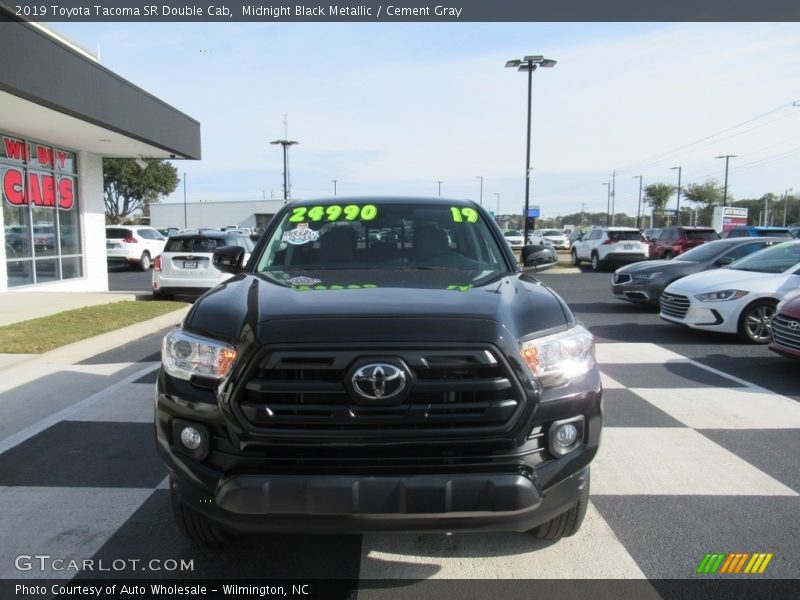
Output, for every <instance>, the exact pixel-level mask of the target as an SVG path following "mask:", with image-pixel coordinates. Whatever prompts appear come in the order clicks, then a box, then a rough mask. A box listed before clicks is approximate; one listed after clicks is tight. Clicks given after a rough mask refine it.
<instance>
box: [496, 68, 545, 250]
mask: <svg viewBox="0 0 800 600" xmlns="http://www.w3.org/2000/svg"><path fill="white" fill-rule="evenodd" d="M555 65H556V61H554V60H552V59H550V58H545V57H544V56H541V55H537V56H525V57H523V58H522V60H509V61H507V62H506V67H507V68H509V69H517V70H518V71H521V72H523V73H527V74H528V139H527V151H526V153H525V209H524V210H523V211H522V220H523V222H524V224H525V231H524V232H523V234H522V235H523V238H522V239H523V240H527V239H528V207H529V206H530V186H531V92H532V87H533V72H534V71H535V70H536V69H537V68H539V67H545V68H551V67H554V66H555Z"/></svg>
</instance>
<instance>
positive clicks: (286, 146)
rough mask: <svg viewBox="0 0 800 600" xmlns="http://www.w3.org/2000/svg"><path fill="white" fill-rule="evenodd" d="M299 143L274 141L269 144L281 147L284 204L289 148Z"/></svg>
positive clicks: (287, 191)
mask: <svg viewBox="0 0 800 600" xmlns="http://www.w3.org/2000/svg"><path fill="white" fill-rule="evenodd" d="M299 143H300V142H295V141H294V140H275V141H274V142H270V144H280V145H281V146H283V201H284V202H286V201H287V200H288V199H289V170H288V164H289V146H294V145H295V144H299Z"/></svg>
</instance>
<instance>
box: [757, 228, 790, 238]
mask: <svg viewBox="0 0 800 600" xmlns="http://www.w3.org/2000/svg"><path fill="white" fill-rule="evenodd" d="M756 234H758V236H759V237H787V238H790V237H792V234H791V233H789V230H788V229H756Z"/></svg>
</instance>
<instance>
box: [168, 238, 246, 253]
mask: <svg viewBox="0 0 800 600" xmlns="http://www.w3.org/2000/svg"><path fill="white" fill-rule="evenodd" d="M222 246H241V247H242V248H244V249H245V251H246V252H252V251H253V246H254V244H253V241H252V240H251V239H250V238H249V237H246V236H243V235H226V236H224V237H206V236H202V235H196V236H191V237H171V238H169V239H168V240H167V245H166V246H164V252H194V253H198V252H208V253H211V252H214V250H215V249H216V248H221V247H222Z"/></svg>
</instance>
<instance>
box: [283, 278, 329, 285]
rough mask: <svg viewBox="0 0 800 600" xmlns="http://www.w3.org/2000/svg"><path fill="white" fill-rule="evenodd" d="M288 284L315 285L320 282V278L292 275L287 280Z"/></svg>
mask: <svg viewBox="0 0 800 600" xmlns="http://www.w3.org/2000/svg"><path fill="white" fill-rule="evenodd" d="M288 282H289V285H292V286H299V285H317V284H318V283H322V280H321V279H317V278H315V277H292V278H291V279H289V280H288Z"/></svg>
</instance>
